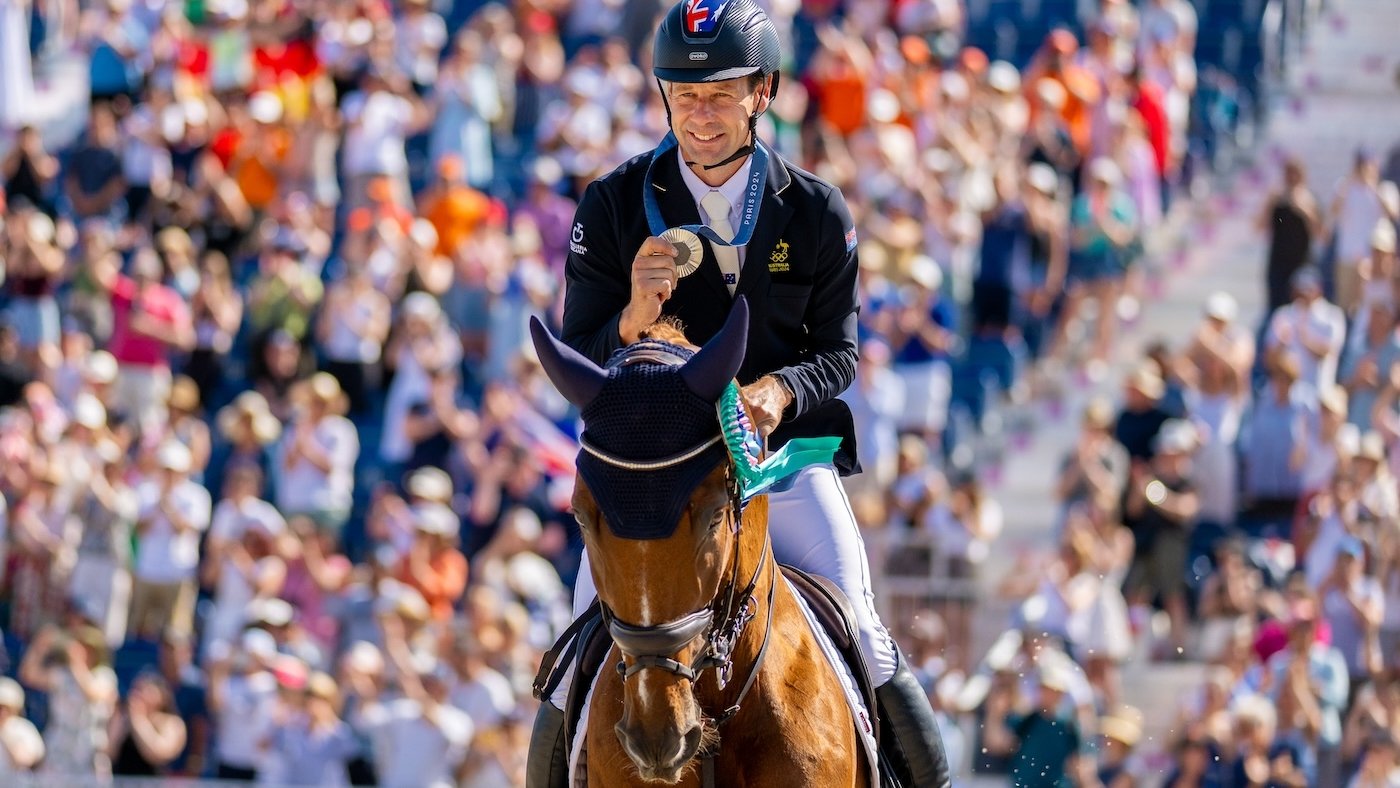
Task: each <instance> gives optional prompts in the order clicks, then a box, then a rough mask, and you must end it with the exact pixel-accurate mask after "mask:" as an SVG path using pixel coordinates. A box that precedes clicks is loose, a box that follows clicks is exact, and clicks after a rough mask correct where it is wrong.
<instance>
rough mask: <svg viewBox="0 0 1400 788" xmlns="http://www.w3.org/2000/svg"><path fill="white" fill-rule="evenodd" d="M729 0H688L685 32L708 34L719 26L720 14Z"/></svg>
mask: <svg viewBox="0 0 1400 788" xmlns="http://www.w3.org/2000/svg"><path fill="white" fill-rule="evenodd" d="M727 5H729V0H686V4H685V32H686V33H687V34H688V35H692V36H707V35H710V34H712V33H714V32H715V28H716V27H718V26H719V18H720V14H723V13H724V7H725V6H727Z"/></svg>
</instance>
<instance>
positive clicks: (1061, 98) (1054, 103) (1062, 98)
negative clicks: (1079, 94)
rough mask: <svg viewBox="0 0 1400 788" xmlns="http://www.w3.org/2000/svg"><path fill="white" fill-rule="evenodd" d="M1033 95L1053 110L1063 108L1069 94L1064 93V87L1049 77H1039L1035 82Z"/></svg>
mask: <svg viewBox="0 0 1400 788" xmlns="http://www.w3.org/2000/svg"><path fill="white" fill-rule="evenodd" d="M1035 95H1036V97H1037V98H1039V99H1040V100H1041V101H1043V102H1045V103H1046V104H1048V105H1050V106H1051V107H1053V108H1054V109H1061V108H1063V107H1064V105H1065V102H1066V101H1068V100H1069V93H1067V92H1066V91H1065V86H1064V85H1061V84H1060V83H1059V82H1056V81H1055V80H1053V79H1051V78H1049V77H1041V78H1040V79H1039V80H1037V81H1036V83H1035Z"/></svg>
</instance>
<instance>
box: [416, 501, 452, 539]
mask: <svg viewBox="0 0 1400 788" xmlns="http://www.w3.org/2000/svg"><path fill="white" fill-rule="evenodd" d="M414 515H415V516H414V522H413V525H414V527H415V528H417V529H418V530H419V531H421V532H423V533H425V534H432V535H434V536H451V535H452V534H455V533H457V531H458V529H460V528H461V519H460V518H458V517H457V514H456V512H453V511H452V510H451V509H449V508H447V507H446V506H443V505H441V504H430V505H428V506H423V507H421V508H419V509H418V511H417V512H415V513H414Z"/></svg>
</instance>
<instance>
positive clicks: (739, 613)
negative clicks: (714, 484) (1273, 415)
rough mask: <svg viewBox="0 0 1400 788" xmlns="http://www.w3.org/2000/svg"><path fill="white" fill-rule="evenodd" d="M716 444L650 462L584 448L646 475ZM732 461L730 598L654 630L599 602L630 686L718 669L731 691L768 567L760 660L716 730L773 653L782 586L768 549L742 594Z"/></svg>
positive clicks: (739, 512) (738, 504)
mask: <svg viewBox="0 0 1400 788" xmlns="http://www.w3.org/2000/svg"><path fill="white" fill-rule="evenodd" d="M716 440H718V438H715V439H712V440H709V441H706V442H704V443H701V444H699V445H697V446H696V447H694V448H692V449H689V450H687V451H684V452H681V453H679V454H677V455H675V456H673V457H668V458H666V459H664V460H657V461H653V462H648V463H634V462H631V461H628V460H623V459H621V458H618V457H614V456H612V455H610V454H608V453H606V452H603V451H601V450H599V449H597V448H596V447H593V446H590V445H588V444H586V443H585V444H584V447H583V448H584V450H585V451H587V452H588V453H589V454H591V455H593V456H594V457H597V458H598V459H599V460H602V461H603V462H606V463H608V464H610V465H615V466H617V467H620V468H626V469H633V470H640V468H637V466H638V465H645V466H646V467H645V469H646V470H656V469H659V468H665V467H669V466H671V465H676V464H679V463H681V462H684V461H685V460H687V459H690V458H692V457H695V456H697V455H698V454H700V453H701V452H702V451H704V450H705V449H707V448H709V447H710V446H712V445H714V443H715V441H716ZM729 462H730V465H729V466H728V467H727V468H726V470H725V484H726V486H727V487H728V496H729V501H728V503H726V504H725V510H726V511H727V512H728V513H729V519H730V522H731V526H730V528H731V533H733V534H734V541H735V548H734V557H733V560H732V561H730V568H729V582H728V583H727V587H728V591H727V593H725V592H721V593H718V594H716V595H715V598H714V599H712V600H711V602H710V604H708V605H706V606H705V607H702V608H700V609H699V610H696V611H694V612H692V613H688V614H686V615H684V616H681V617H680V618H677V619H673V620H671V621H665V622H662V623H660V624H652V625H650V626H642V625H639V624H633V623H630V622H627V621H623V620H622V619H620V618H618V617H617V615H616V614H615V613H613V611H612V608H610V607H608V605H607V603H605V602H602V601H601V600H599V605H600V608H601V610H602V615H603V622H604V623H606V624H607V626H608V633H609V634H611V635H612V639H613V642H614V643H616V644H617V647H618V650H619V651H621V652H622V653H623V655H624V656H626V657H630V658H631V659H632V664H631V665H630V666H629V665H627V663H626V661H622V660H620V661H618V663H617V672H618V674H619V675H620V676H621V677H622V679H623V681H624V682H625V681H626V680H627V679H629V678H631V677H632V676H634V675H636V674H637V673H640V672H641V671H643V670H646V669H648V668H652V669H656V670H664V671H666V672H668V673H674V674H676V675H678V676H680V677H682V678H684V679H687V680H689V681H690V682H691V683H692V684H693V683H695V682H696V681H697V680H698V679H699V677H700V675H701V674H702V673H704V672H705V671H707V670H714V671H716V674H715V680H716V682H717V684H718V686H719V688H720V689H721V690H723V689H724V688H725V687H726V686H728V684H729V680H730V678H731V674H732V672H733V667H734V648H735V647H736V646H737V645H738V643H739V638H740V637H741V636H742V635H743V633H744V629H745V627H746V626H747V625H748V623H749V622H750V621H751V620H753V618H754V616H755V615H756V611H755V609H754V607H755V605H754V602H755V600H754V591H755V589H756V588H757V587H758V580H759V577H760V576H761V575H762V574H763V570H764V568H765V567H766V568H767V569H768V575H769V578H770V583H769V585H768V606H767V615H766V617H765V621H764V628H763V642H762V643H761V644H760V645H759V648H758V656H757V657H755V659H754V661H753V664H752V665H750V666H749V670H748V676H747V677H746V678H745V679H744V684H743V686H742V687H741V688H740V690H739V694H738V696H737V697H736V698H735V699H734V703H733V704H731V705H730V706H729V707H728V708H726V709H724V710H723V711H722V712H720V713H719V714H718V715H715V716H714V717H712V720H713V722H714V723H715V724H716V725H722V724H724V723H725V722H728V721H729V720H730V719H732V718H733V717H734V715H735V714H738V713H739V708H740V706H741V704H742V703H743V700H744V697H745V696H746V695H747V694H748V692H749V690H750V689H751V688H752V687H753V683H754V681H755V680H756V679H757V678H758V669H759V667H760V666H761V665H762V664H763V658H764V656H765V655H766V654H767V652H768V641H769V637H770V635H771V634H772V632H773V594H774V592H775V590H776V589H777V586H778V583H777V577H776V568H775V565H774V564H773V559H772V558H770V554H771V553H772V548H771V547H770V546H767V545H765V546H764V549H763V552H762V553H761V554H760V556H759V559H758V566H756V567H754V571H753V575H752V576H750V577H749V581H748V583H747V584H746V585H745V586H744V587H743V590H740V589H739V562H740V557H741V551H740V549H739V545H740V541H741V537H742V535H743V523H744V517H743V509H744V505H743V499H742V496H741V494H740V490H739V483H738V478H737V477H736V476H735V475H734V473H733V465H732V463H733V461H732V460H729ZM721 597H723V601H721ZM697 638H703V639H704V645H703V647H702V648H700V649H699V650H698V651H697V652H696V655H695V657H694V658H693V659H692V660H691V661H690V662H689V663H688V664H687V663H685V662H681V661H680V660H678V659H676V654H677V653H678V652H680V651H681V650H682V649H684V648H685V647H686V646H688V645H690V644H691V643H693V642H695V640H696V639H697Z"/></svg>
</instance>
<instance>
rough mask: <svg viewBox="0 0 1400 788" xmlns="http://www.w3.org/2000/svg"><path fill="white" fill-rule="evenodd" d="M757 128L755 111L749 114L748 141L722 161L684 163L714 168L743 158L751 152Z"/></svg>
mask: <svg viewBox="0 0 1400 788" xmlns="http://www.w3.org/2000/svg"><path fill="white" fill-rule="evenodd" d="M757 129H758V113H757V112H755V113H754V114H752V115H750V116H749V141H748V143H747V144H745V145H741V146H739V149H738V150H736V151H734V152H733V153H731V154H729V155H728V156H726V157H725V158H724V159H723V160H722V161H719V162H716V163H715V164H701V163H700V162H698V161H686V163H685V165H686V166H687V167H699V168H700V169H702V170H714V169H719V168H720V167H723V166H725V165H726V164H729V163H731V162H736V161H738V160H740V159H742V158H744V157H745V156H748V155H749V154H750V153H753V146H754V144H755V141H756V140H757V139H758V131H757Z"/></svg>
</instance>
